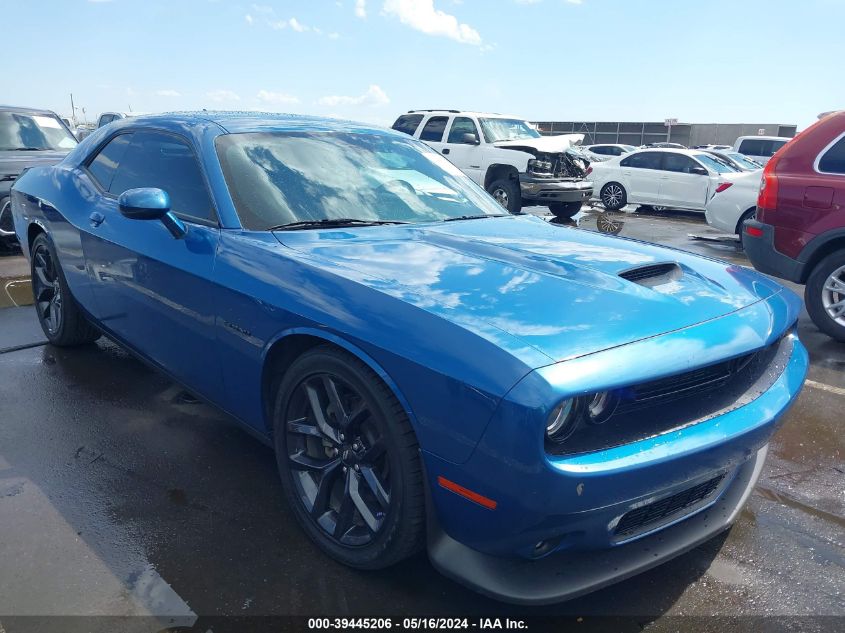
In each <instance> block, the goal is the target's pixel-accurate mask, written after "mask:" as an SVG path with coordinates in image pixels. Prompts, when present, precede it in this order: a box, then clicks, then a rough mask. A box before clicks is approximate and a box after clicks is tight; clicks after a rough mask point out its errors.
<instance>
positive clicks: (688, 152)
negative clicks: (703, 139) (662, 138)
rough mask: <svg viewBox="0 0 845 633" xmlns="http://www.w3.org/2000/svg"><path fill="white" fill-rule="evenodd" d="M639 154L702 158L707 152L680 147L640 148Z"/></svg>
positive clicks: (637, 150)
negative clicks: (664, 154)
mask: <svg viewBox="0 0 845 633" xmlns="http://www.w3.org/2000/svg"><path fill="white" fill-rule="evenodd" d="M635 151H636V152H637V153H639V152H662V153H671V154H686V155H687V156H700V155H701V154H706V153H707V152H706V151H704V150H703V149H681V148H680V147H638V148H637V149H636V150H635ZM633 153H634V152H629V153H628V154H626V156H630V155H631V154H633Z"/></svg>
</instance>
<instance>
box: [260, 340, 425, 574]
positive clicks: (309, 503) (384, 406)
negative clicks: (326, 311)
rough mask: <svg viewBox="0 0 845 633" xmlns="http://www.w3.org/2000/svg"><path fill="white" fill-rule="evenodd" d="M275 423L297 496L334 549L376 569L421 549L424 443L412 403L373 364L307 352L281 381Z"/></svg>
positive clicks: (288, 489) (292, 495)
mask: <svg viewBox="0 0 845 633" xmlns="http://www.w3.org/2000/svg"><path fill="white" fill-rule="evenodd" d="M274 429H275V445H276V459H277V462H278V464H279V472H280V475H281V477H282V483H283V485H284V488H285V493H286V495H287V497H288V501H289V503H290V504H291V505H292V507H293V509H294V514H295V515H296V517H297V519H298V521H299V523H300V525H302V527H303V529H304V530H305V531H306V533H307V534H308V536H310V537H311V539H312V540H314V541H315V542H316V543H317V545H319V546H320V547H321V548H322V549H323V550H324V551H325V552H326V553H328V554H329V555H331V556H332V557H333V558H335V559H337V560H339V561H340V562H342V563H344V564H347V565H350V566H353V567H358V568H363V569H377V568H381V567H386V566H388V565H391V564H393V563H395V562H398V561H399V560H402V559H403V558H406V557H407V556H409V555H411V554H413V553H414V552H415V551H417V550H418V549H419V548H420V546H421V544H422V539H423V535H424V527H425V499H424V488H423V481H422V466H421V462H420V455H419V445H418V444H417V441H416V436H415V434H414V432H413V429H412V428H411V426H410V422H409V421H408V418H407V416H406V415H405V412H404V409H403V408H402V406H401V405H400V404H399V402H398V401H397V400H396V398H395V396H394V395H393V393H392V391H391V390H390V389H389V388H388V387H387V386H386V385H385V384H384V382H383V381H382V380H381V379H380V378H379V377H378V376H377V375H376V374H375V373H374V372H373V371H372V370H371V369H370V368H369V367H368V366H366V365H364V364H363V363H362V362H361V361H360V360H359V359H357V358H355V357H354V356H352V355H350V354H348V353H346V352H344V351H342V350H338V349H336V348H332V347H329V346H320V347H317V348H314V349H312V350H309V351H307V352H306V353H304V354H303V355H302V356H300V357H299V358H297V359H296V360H295V361H294V362H293V363H291V365H290V367H289V368H288V369H287V371H286V372H285V374H284V376H283V377H282V379H281V383H280V386H279V390H278V396H277V401H276V407H275V414H274Z"/></svg>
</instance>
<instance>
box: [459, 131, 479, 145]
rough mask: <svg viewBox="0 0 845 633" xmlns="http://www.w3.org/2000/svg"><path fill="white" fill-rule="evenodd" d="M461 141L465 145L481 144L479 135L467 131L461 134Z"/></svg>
mask: <svg viewBox="0 0 845 633" xmlns="http://www.w3.org/2000/svg"><path fill="white" fill-rule="evenodd" d="M461 143H463V144H464V145H480V144H481V142H480V141H479V140H478V136H477V135H475V134H473V133H472V132H465V133H464V134H461Z"/></svg>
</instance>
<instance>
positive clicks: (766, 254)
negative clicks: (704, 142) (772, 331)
mask: <svg viewBox="0 0 845 633" xmlns="http://www.w3.org/2000/svg"><path fill="white" fill-rule="evenodd" d="M744 233H745V235H744V236H743V245H744V246H745V251H746V254H747V255H748V258H749V259H750V260H751V263H752V264H754V267H755V268H756V269H757V270H759V271H762V272H764V273H767V274H770V275H775V276H777V277H782V278H784V279H789V280H790V281H794V282H797V283H802V284H805V287H804V301H805V302H806V304H807V312H809V313H810V317H811V318H812V319H813V322H814V323H815V324H816V325H817V326H818V328H819V329H820V330H822V331H823V332H826V333H827V334H829V335H830V336H832V337H833V338H835V339H837V340H839V341H845V111H842V112H837V113H835V114H829V115H827V116H826V117H824V118H822V119H821V120H819V121H817V122H816V123H814V124H813V125H812V126H810V127H809V128H807V129H806V130H804V131H803V132H801V134H799V135H798V136H796V137H795V138H794V139H792V140H791V141H790V142H789V143H787V144H786V145H784V146H783V147H782V148H781V149H780V150H778V152H777V153H776V154H775V155H774V156H772V158H771V160H769V162H768V163H767V164H766V168H765V169H764V170H763V178H762V181H761V182H760V195H759V197H758V198H757V215H756V218H755V219H753V220H748V221H747V222H746V223H745V229H744Z"/></svg>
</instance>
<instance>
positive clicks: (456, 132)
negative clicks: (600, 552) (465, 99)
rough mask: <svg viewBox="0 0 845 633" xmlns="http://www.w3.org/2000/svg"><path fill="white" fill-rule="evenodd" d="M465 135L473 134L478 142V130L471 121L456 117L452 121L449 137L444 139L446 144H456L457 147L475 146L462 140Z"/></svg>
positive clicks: (466, 118)
mask: <svg viewBox="0 0 845 633" xmlns="http://www.w3.org/2000/svg"><path fill="white" fill-rule="evenodd" d="M465 134H474V135H475V138H476V140H478V128H477V127H475V123H474V122H473V120H472V119H470V118H468V117H465V116H456V117H455V119H454V120H453V121H452V127H451V129H450V130H449V137H448V138H447V139H446V142H447V143H457V144H459V145H475V143H469V142H467V141H465V140H464V135H465Z"/></svg>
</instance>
